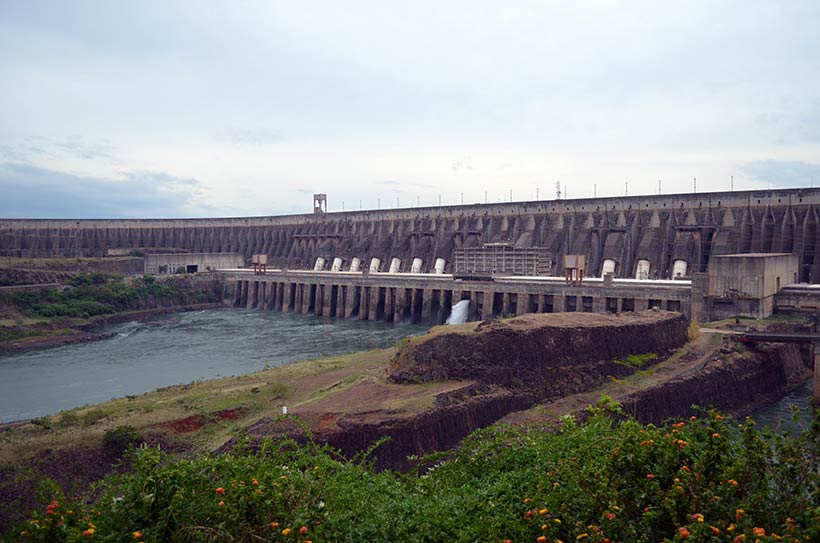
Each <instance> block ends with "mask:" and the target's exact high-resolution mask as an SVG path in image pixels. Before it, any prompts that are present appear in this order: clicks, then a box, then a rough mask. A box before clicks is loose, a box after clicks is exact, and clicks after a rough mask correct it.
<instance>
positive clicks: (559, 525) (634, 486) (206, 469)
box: [12, 401, 820, 543]
mask: <svg viewBox="0 0 820 543" xmlns="http://www.w3.org/2000/svg"><path fill="white" fill-rule="evenodd" d="M818 438H820V419H818V418H815V421H814V423H813V425H812V426H811V428H810V429H809V430H807V431H806V432H805V433H804V434H802V435H801V436H800V437H797V438H792V437H789V436H780V435H773V434H772V433H770V432H768V431H762V432H761V431H758V430H757V429H756V428H755V425H754V423H753V422H751V421H746V422H745V423H741V424H737V423H736V422H734V421H731V420H724V419H723V418H722V417H721V416H720V415H718V414H717V413H710V414H709V415H708V416H704V417H703V418H699V419H692V420H687V421H682V422H678V423H676V424H672V425H669V426H664V427H655V426H653V425H647V426H644V425H641V424H639V423H637V422H635V421H634V420H624V414H623V413H622V412H621V411H620V408H619V406H617V405H615V404H613V403H612V402H610V401H606V402H602V403H601V404H600V405H599V406H597V407H595V408H593V409H591V410H590V413H589V417H588V418H587V420H586V421H584V422H577V421H575V420H574V419H572V418H571V417H566V418H565V419H564V420H563V424H562V425H561V426H560V428H558V429H557V430H556V431H555V432H551V433H548V432H543V431H538V430H530V431H525V430H521V429H517V428H512V427H501V428H492V429H485V430H481V431H479V432H476V433H474V434H473V435H472V436H470V437H469V438H468V439H466V440H465V441H464V442H463V443H462V445H461V446H460V447H459V449H458V450H457V451H454V452H452V453H448V454H447V455H444V456H447V457H448V459H447V460H446V461H443V462H440V463H439V464H436V465H434V466H433V467H432V468H430V469H427V470H426V471H423V474H422V475H421V476H413V475H401V474H396V473H393V472H390V471H382V472H378V471H375V470H374V469H373V468H372V466H371V465H369V464H368V463H366V462H362V461H361V460H362V458H363V457H364V455H363V456H361V457H360V458H358V459H357V460H353V461H348V460H344V459H341V458H340V457H339V456H338V455H337V454H336V453H335V452H334V451H333V450H331V449H329V448H327V447H323V446H320V445H317V444H315V443H311V442H308V443H305V444H297V443H296V442H294V441H291V440H279V441H270V440H268V441H265V442H263V443H262V444H261V446H260V447H259V449H258V450H256V451H255V452H248V451H247V450H246V449H240V448H238V449H237V450H236V451H235V452H234V453H232V454H222V455H216V456H207V455H206V456H199V457H196V458H185V459H181V460H177V461H173V460H171V459H170V458H168V457H166V456H165V455H164V454H163V453H162V452H160V451H159V450H158V449H153V448H147V447H144V446H143V447H142V448H140V449H138V450H137V451H136V454H135V456H134V459H133V466H134V470H133V472H131V473H125V474H120V475H115V476H112V477H109V478H108V479H106V480H105V481H104V482H103V483H102V484H101V485H100V486H99V487H98V489H97V494H95V497H96V503H95V504H93V505H85V504H84V503H81V502H79V501H78V502H71V503H65V504H63V503H62V502H60V503H58V504H57V505H56V506H54V505H50V506H49V507H51V509H50V511H51V513H50V514H48V512H46V511H42V510H41V511H40V512H39V513H37V514H35V515H34V517H33V518H32V519H31V521H30V522H27V523H25V524H22V525H20V526H19V527H17V528H16V529H15V530H14V532H13V534H12V535H13V536H14V537H16V538H19V539H20V540H22V541H78V540H82V538H83V536H82V533H83V532H86V534H87V533H88V530H94V532H93V533H92V535H94V536H95V539H96V538H98V539H99V540H103V541H131V540H133V538H134V537H135V536H134V532H138V536H139V540H144V541H282V542H284V541H287V542H294V543H296V542H300V543H304V542H306V541H307V540H310V541H313V542H316V543H318V542H354V541H368V542H394V541H402V542H428V541H442V542H445V541H446V542H468V541H469V542H473V541H491V542H494V541H497V542H499V543H501V542H503V541H506V540H511V541H522V542H539V543H540V542H549V543H555V542H556V541H566V542H569V541H573V542H578V541H580V542H594V543H604V542H606V541H630V542H656V541H683V540H686V539H688V540H689V541H715V542H718V541H725V542H734V541H741V540H742V541H760V542H761V543H762V542H769V541H780V540H782V541H790V542H794V541H798V540H799V541H817V540H818V538H820V503H818V502H819V501H820V471H819V470H818V468H820V461H819V460H818V457H819V456H820V452H818V448H817V442H818ZM440 457H441V455H440V456H439V458H440ZM430 461H431V460H430V459H426V460H425V461H424V462H423V463H422V464H420V465H430ZM52 504H53V502H52ZM69 509H71V510H72V511H73V517H72V518H68V513H67V512H66V511H67V510H69ZM94 511H96V512H95V513H93V512H94ZM34 521H36V523H34V524H32V522H34ZM60 523H61V524H60ZM58 524H59V525H60V529H61V530H62V531H61V532H58V531H56V526H57V525H58ZM23 532H26V533H25V535H21V534H23ZM85 537H88V536H87V535H86V536H85ZM738 538H739V539H738Z"/></svg>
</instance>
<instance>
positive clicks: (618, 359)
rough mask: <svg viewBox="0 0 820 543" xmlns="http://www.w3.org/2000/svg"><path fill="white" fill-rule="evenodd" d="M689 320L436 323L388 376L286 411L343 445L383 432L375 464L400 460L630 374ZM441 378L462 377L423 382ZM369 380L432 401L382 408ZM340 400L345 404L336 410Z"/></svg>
mask: <svg viewBox="0 0 820 543" xmlns="http://www.w3.org/2000/svg"><path fill="white" fill-rule="evenodd" d="M687 326H688V323H687V321H686V319H685V318H684V317H683V316H681V315H680V314H678V313H669V312H663V311H647V312H643V313H629V314H621V315H597V314H589V313H581V314H533V315H524V316H522V317H517V318H514V319H510V320H505V321H492V322H482V323H478V324H476V323H472V324H467V325H461V326H454V327H443V328H438V329H434V330H433V331H431V333H429V334H428V335H425V336H420V337H416V338H411V339H410V340H409V342H408V343H407V344H406V345H405V346H404V347H402V348H401V349H400V351H399V352H398V353H397V355H396V356H395V357H394V359H393V360H392V361H391V363H390V365H389V368H388V373H387V380H386V382H384V383H382V384H380V383H376V382H374V383H371V384H362V385H359V386H356V387H352V388H350V389H348V390H346V391H344V392H342V393H340V394H341V396H344V398H341V397H337V398H336V399H335V400H334V401H329V400H328V399H327V398H326V399H324V400H323V401H324V402H325V405H313V406H311V405H303V406H301V408H300V409H298V410H294V411H293V412H294V413H295V414H299V415H300V416H302V417H304V419H305V421H306V422H307V423H308V425H309V426H310V427H311V429H312V430H313V432H314V435H315V437H316V438H317V439H319V440H321V441H325V442H327V443H329V444H331V445H333V446H335V447H337V448H339V449H340V450H341V451H342V452H343V453H345V454H354V453H356V452H358V451H360V450H363V449H366V448H367V447H369V446H370V445H371V444H372V443H373V442H374V441H376V440H378V439H379V438H382V437H389V438H390V441H388V442H386V443H384V444H382V445H381V446H380V447H379V448H378V449H377V450H376V451H375V452H374V456H375V457H376V459H377V464H378V465H379V466H380V467H391V468H399V469H400V468H403V467H405V466H406V465H407V461H406V458H407V457H408V456H410V455H421V454H426V453H430V452H434V451H441V450H445V449H448V448H451V447H453V446H455V445H457V444H458V442H459V441H460V440H461V439H462V438H464V437H465V436H466V435H468V434H469V433H470V432H472V431H473V430H476V429H478V428H482V427H485V426H488V425H490V424H492V423H494V422H496V421H497V420H499V419H501V418H502V417H504V416H505V415H507V414H508V413H510V412H512V411H518V410H522V409H527V408H528V407H530V406H532V405H534V404H535V403H537V402H539V401H543V400H545V399H549V398H556V397H561V396H565V395H568V394H573V393H575V392H579V391H586V390H591V389H593V388H595V387H597V386H598V385H600V384H601V383H603V382H605V381H607V380H608V379H610V378H612V377H623V376H628V375H631V374H633V373H634V372H635V371H636V370H637V369H638V367H639V366H640V365H644V364H645V365H651V364H652V363H654V362H657V361H659V360H661V359H663V358H664V357H665V356H667V355H668V354H670V353H671V352H674V351H675V350H676V349H677V348H679V347H680V346H681V345H683V344H684V343H685V341H686V331H687ZM448 382H458V383H463V384H462V385H460V386H458V387H456V388H452V387H450V388H449V389H448V390H437V389H435V388H429V387H434V385H436V383H439V384H443V383H448ZM436 386H438V385H436ZM376 387H381V388H387V390H388V391H392V393H393V394H396V393H397V389H413V388H416V389H424V387H428V388H427V390H428V392H427V393H426V394H428V395H433V396H434V401H433V402H432V405H431V406H429V407H427V408H425V409H415V410H412V409H411V410H406V409H404V410H397V409H390V408H388V407H387V406H388V405H389V401H388V400H387V399H385V400H383V402H382V404H381V405H363V404H361V403H359V399H360V398H363V397H365V396H367V395H368V394H369V391H371V390H372V389H373V388H376ZM390 387H392V388H390ZM340 406H353V407H347V408H346V409H344V410H343V412H339V411H341V408H340ZM281 432H282V428H281V427H280V426H279V424H277V423H276V422H275V421H273V420H272V419H270V418H267V419H263V420H260V421H258V422H257V423H256V424H254V425H253V426H252V427H251V428H249V433H250V434H251V435H252V436H256V437H262V436H265V435H276V434H279V433H281ZM286 433H289V432H286Z"/></svg>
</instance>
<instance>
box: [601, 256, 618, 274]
mask: <svg viewBox="0 0 820 543" xmlns="http://www.w3.org/2000/svg"><path fill="white" fill-rule="evenodd" d="M608 273H611V274H612V275H615V261H614V260H612V259H611V258H606V259H604V265H603V266H602V267H601V277H604V276H605V275H606V274H608Z"/></svg>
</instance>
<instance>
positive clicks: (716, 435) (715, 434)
mask: <svg viewBox="0 0 820 543" xmlns="http://www.w3.org/2000/svg"><path fill="white" fill-rule="evenodd" d="M712 437H720V434H719V433H717V432H715V433H714V434H712Z"/></svg>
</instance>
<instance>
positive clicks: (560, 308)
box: [552, 294, 567, 313]
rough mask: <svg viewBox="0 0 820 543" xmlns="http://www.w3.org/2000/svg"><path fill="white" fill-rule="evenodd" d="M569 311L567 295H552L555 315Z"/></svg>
mask: <svg viewBox="0 0 820 543" xmlns="http://www.w3.org/2000/svg"><path fill="white" fill-rule="evenodd" d="M566 310H567V297H566V295H565V294H553V295H552V311H553V313H563V312H564V311H566Z"/></svg>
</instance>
